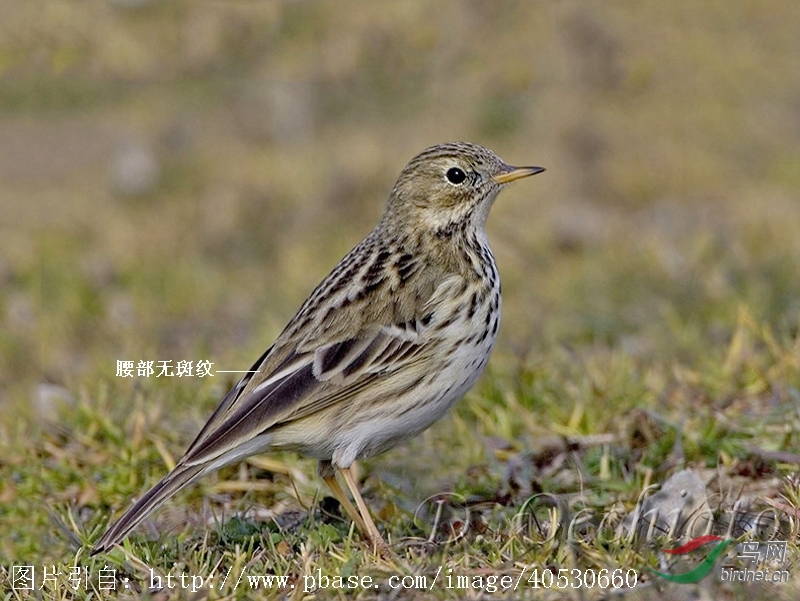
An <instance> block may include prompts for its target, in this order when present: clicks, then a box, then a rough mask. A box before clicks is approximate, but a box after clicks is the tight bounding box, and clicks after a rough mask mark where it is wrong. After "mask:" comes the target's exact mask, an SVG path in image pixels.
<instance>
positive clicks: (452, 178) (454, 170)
mask: <svg viewBox="0 0 800 601" xmlns="http://www.w3.org/2000/svg"><path fill="white" fill-rule="evenodd" d="M445 176H447V181H448V182H450V183H451V184H455V185H458V184H463V183H464V180H465V179H467V174H466V173H464V172H463V171H462V170H461V169H459V168H458V167H451V168H450V169H448V170H447V173H446V174H445Z"/></svg>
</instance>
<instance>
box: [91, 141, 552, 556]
mask: <svg viewBox="0 0 800 601" xmlns="http://www.w3.org/2000/svg"><path fill="white" fill-rule="evenodd" d="M542 171H544V168H542V167H534V166H527V167H513V166H511V165H508V164H506V163H505V162H503V161H502V160H501V159H500V158H499V157H498V156H497V155H496V154H495V153H494V152H492V151H491V150H488V149H486V148H483V147H482V146H478V145H476V144H471V143H466V142H450V143H445V144H439V145H436V146H431V147H430V148H427V149H426V150H424V151H422V152H421V153H419V154H418V155H417V156H415V157H414V158H413V159H412V160H411V161H410V162H409V163H408V164H407V165H406V167H405V168H404V169H403V170H402V171H401V173H400V175H399V177H398V179H397V181H396V183H395V184H394V187H393V188H392V190H391V193H390V195H389V199H388V202H387V203H386V207H385V210H384V213H383V215H382V216H381V218H380V219H379V221H378V224H377V225H376V226H375V229H374V230H373V231H372V232H371V233H370V234H369V235H368V236H367V237H366V238H365V239H364V240H363V241H362V242H361V243H359V244H358V245H357V246H355V247H354V248H353V249H352V250H351V251H350V252H349V253H347V255H346V256H345V257H344V258H343V259H342V260H341V261H340V262H339V263H338V264H337V265H336V266H335V267H334V268H333V270H332V271H331V272H330V274H329V275H328V276H327V277H325V278H324V279H323V280H322V282H321V283H320V284H319V285H318V286H317V287H316V288H315V289H314V290H313V291H312V292H311V294H310V296H309V297H308V298H307V299H306V301H305V302H304V303H303V304H302V305H301V307H300V309H299V310H298V311H297V313H296V314H295V316H294V317H293V318H292V319H291V320H290V321H289V323H288V325H287V326H286V327H285V329H284V330H283V331H282V332H281V334H280V335H279V336H278V337H277V339H276V340H275V342H274V343H273V344H272V346H270V347H269V348H268V349H267V350H266V352H264V354H263V355H261V357H260V358H259V359H258V360H257V361H256V362H255V364H254V365H253V366H252V368H251V370H250V371H249V372H248V373H247V374H246V375H245V376H244V377H242V378H241V379H240V380H239V381H238V382H237V383H236V384H235V385H234V386H233V388H232V389H231V390H230V391H229V392H228V393H227V395H226V396H225V397H224V398H223V399H222V401H221V402H220V404H219V406H218V407H217V409H216V410H215V411H214V413H213V414H212V415H211V417H210V418H209V420H208V421H207V422H206V424H205V425H204V426H203V427H202V429H201V430H200V432H199V434H197V437H196V438H195V439H194V441H193V442H192V443H191V444H190V445H189V448H188V449H187V450H186V452H185V454H184V455H183V457H182V458H181V459H180V460H179V461H178V462H177V464H176V465H175V467H174V468H173V469H172V470H171V471H170V472H169V473H168V474H167V475H166V476H164V477H163V478H162V479H161V480H160V481H159V482H158V483H157V484H155V485H154V486H153V487H152V488H151V489H150V490H148V491H147V492H146V493H145V494H144V495H143V496H142V497H141V498H140V499H138V500H137V501H136V502H135V503H134V504H133V505H132V506H131V507H130V508H129V509H128V510H127V511H126V512H125V513H124V514H123V515H122V517H120V518H119V519H118V520H117V521H116V522H114V523H113V524H112V525H111V526H110V527H108V528H107V529H106V531H105V532H104V533H103V535H102V536H101V537H100V539H99V540H98V541H97V542H96V543H95V545H94V547H93V548H92V550H91V555H96V554H98V553H104V552H108V551H110V550H111V549H113V548H114V547H115V546H116V545H118V544H119V543H120V542H121V541H122V540H123V539H124V538H126V537H127V536H128V535H129V534H130V533H131V531H132V530H133V529H134V528H135V527H136V526H137V525H138V524H140V523H141V522H142V521H143V520H144V519H145V518H147V516H149V515H150V514H151V513H152V512H153V511H155V510H156V509H157V508H159V507H160V506H161V505H163V504H164V503H165V502H166V501H167V500H168V499H170V498H171V497H172V496H173V495H175V494H176V493H177V492H178V491H180V490H182V489H184V488H185V487H187V486H188V485H190V484H192V483H194V482H195V481H197V480H198V479H200V478H202V477H203V476H206V475H208V474H209V473H211V472H213V471H215V470H217V469H219V468H221V467H223V466H226V465H229V464H232V463H236V462H239V461H241V460H243V459H245V458H247V457H249V456H252V455H255V454H259V453H264V452H267V451H273V450H288V451H295V452H297V453H299V454H300V455H303V456H307V457H311V458H314V459H316V460H317V461H318V469H317V471H318V474H319V476H320V477H321V478H322V479H323V480H324V481H325V483H326V484H327V485H328V487H329V488H330V490H331V492H332V493H333V495H334V497H335V498H336V500H337V501H338V502H339V503H340V505H341V507H342V508H343V509H344V511H345V512H346V513H347V515H348V516H349V518H350V519H351V520H352V522H353V523H354V524H355V525H356V527H357V528H358V529H359V530H360V532H361V533H362V536H363V537H364V538H365V539H366V542H368V543H369V544H371V545H372V549H373V552H376V553H381V554H384V553H386V552H389V547H388V545H387V544H386V542H385V541H384V539H383V537H382V536H381V534H380V531H379V530H378V528H377V526H376V525H375V522H374V521H373V519H372V517H371V515H370V512H369V509H368V508H367V505H366V503H365V502H364V499H363V497H362V496H361V492H360V489H359V485H358V483H357V481H356V478H355V476H354V474H353V471H352V466H353V463H354V462H355V461H356V460H357V459H362V458H367V457H372V456H375V455H378V454H380V453H383V452H384V451H387V450H389V449H390V448H392V447H394V446H396V445H398V444H400V443H401V442H404V441H406V440H408V439H410V438H412V437H413V436H415V435H417V434H419V433H420V432H422V431H423V430H425V429H427V428H428V427H429V426H431V425H432V424H433V423H434V422H436V421H437V420H439V419H440V418H441V417H443V416H444V415H445V414H446V413H447V411H448V410H449V409H450V408H451V407H452V406H453V405H454V404H455V403H456V402H457V401H458V400H459V399H461V398H462V397H463V396H464V394H465V393H466V392H467V391H468V390H469V389H470V388H471V387H472V385H473V384H474V383H475V381H476V380H477V379H478V376H479V375H480V374H481V372H482V371H483V369H484V368H485V367H486V364H487V363H488V361H489V356H490V354H491V352H492V349H493V347H494V345H495V341H496V339H497V333H498V328H499V323H500V312H501V295H500V278H499V275H498V271H497V266H496V264H495V259H494V255H493V254H492V250H491V248H490V246H489V242H488V238H487V235H486V228H485V226H486V220H487V216H488V214H489V209H490V208H491V206H492V204H493V203H494V201H495V198H496V197H497V195H498V193H499V192H500V190H501V189H502V188H503V187H505V186H506V185H508V184H509V183H511V182H514V181H516V180H519V179H522V178H525V177H529V176H532V175H535V174H537V173H541V172H542ZM337 473H338V474H339V475H340V476H341V478H342V479H343V480H344V482H345V484H346V486H347V488H348V489H349V491H350V493H351V495H352V497H353V501H354V502H355V506H354V505H353V503H352V502H351V501H350V499H349V498H348V496H347V495H346V494H345V492H344V490H343V489H342V487H341V486H340V484H339V481H338V480H337V477H336V476H337Z"/></svg>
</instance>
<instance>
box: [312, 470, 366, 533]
mask: <svg viewBox="0 0 800 601" xmlns="http://www.w3.org/2000/svg"><path fill="white" fill-rule="evenodd" d="M317 472H318V473H319V475H320V477H321V478H322V479H323V480H324V481H325V484H327V485H328V488H330V489H331V492H332V493H333V496H334V497H336V500H337V501H339V505H341V506H342V509H344V511H345V513H346V514H347V515H348V516H350V519H351V520H353V523H354V524H355V525H356V528H358V529H359V531H361V532H363V533H366V532H367V526H366V524H364V520H362V519H361V516H360V515H358V511H357V510H356V508H355V507H353V503H351V502H350V499H348V498H347V495H346V494H345V492H344V491H343V490H342V487H341V486H339V482H338V481H337V480H336V472H335V471H334V470H333V468H332V466H331V462H330V461H320V462H319V467H318V468H317Z"/></svg>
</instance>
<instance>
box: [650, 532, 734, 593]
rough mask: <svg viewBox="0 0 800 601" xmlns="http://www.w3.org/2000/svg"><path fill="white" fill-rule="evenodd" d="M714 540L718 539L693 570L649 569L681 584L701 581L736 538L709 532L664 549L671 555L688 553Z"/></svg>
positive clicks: (665, 578)
mask: <svg viewBox="0 0 800 601" xmlns="http://www.w3.org/2000/svg"><path fill="white" fill-rule="evenodd" d="M714 541H717V544H716V545H714V548H713V549H711V552H710V553H709V554H708V555H707V556H706V558H705V559H704V560H703V561H701V562H700V565H698V566H697V567H696V568H695V569H693V570H689V571H688V572H684V573H683V574H665V573H663V572H656V571H655V570H653V569H651V568H648V569H649V570H650V571H651V572H653V574H655V575H657V576H660V577H661V578H663V579H664V580H669V581H670V582H677V583H679V584H694V583H696V582H700V581H701V580H702V579H703V578H705V577H706V576H708V575H709V573H710V572H711V570H712V569H713V568H714V564H715V563H716V562H717V560H718V559H719V557H720V555H722V554H723V553H724V552H725V549H727V548H728V546H729V545H730V544H731V543H733V542H734V539H732V538H726V539H722V538H720V537H719V536H714V535H713V534H707V535H706V536H698V537H697V538H693V539H692V540H690V541H689V542H688V543H686V544H685V545H682V546H680V547H678V548H676V549H662V551H664V553H669V554H670V555H686V554H687V553H691V552H692V551H694V550H695V549H699V548H700V547H702V546H703V545H705V544H707V543H710V542H714Z"/></svg>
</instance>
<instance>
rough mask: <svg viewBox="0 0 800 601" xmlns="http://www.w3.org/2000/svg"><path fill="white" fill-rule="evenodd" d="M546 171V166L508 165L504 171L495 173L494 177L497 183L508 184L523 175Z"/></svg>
mask: <svg viewBox="0 0 800 601" xmlns="http://www.w3.org/2000/svg"><path fill="white" fill-rule="evenodd" d="M542 171H544V167H511V166H510V165H506V169H504V170H503V171H502V172H500V173H498V174H496V175H493V176H492V179H493V180H494V182H495V183H496V184H507V183H509V182H513V181H515V180H518V179H522V178H523V177H529V176H531V175H536V174H537V173H541V172H542Z"/></svg>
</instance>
